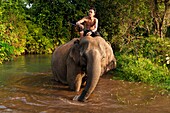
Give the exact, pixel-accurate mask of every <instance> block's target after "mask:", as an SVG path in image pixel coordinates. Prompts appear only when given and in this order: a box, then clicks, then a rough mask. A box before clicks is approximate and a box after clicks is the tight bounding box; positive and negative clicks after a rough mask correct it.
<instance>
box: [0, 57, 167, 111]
mask: <svg viewBox="0 0 170 113" xmlns="http://www.w3.org/2000/svg"><path fill="white" fill-rule="evenodd" d="M50 64H51V55H28V56H20V57H18V58H17V59H15V60H14V61H12V62H7V63H5V64H2V65H0V71H1V72H0V113H170V94H169V93H168V92H166V91H164V90H162V89H159V88H157V87H154V86H149V85H146V84H143V83H134V82H125V81H120V80H111V79H110V78H111V77H112V76H113V75H111V74H107V75H104V76H103V77H102V78H101V79H100V81H99V84H98V86H97V87H96V89H95V91H94V93H93V94H92V95H91V96H90V98H89V100H88V101H87V102H84V103H82V102H77V101H73V100H72V98H73V97H74V96H75V95H76V93H75V92H72V91H70V90H69V89H68V86H66V85H63V84H61V83H57V82H55V81H54V80H53V78H52V74H51V69H50V68H51V67H50Z"/></svg>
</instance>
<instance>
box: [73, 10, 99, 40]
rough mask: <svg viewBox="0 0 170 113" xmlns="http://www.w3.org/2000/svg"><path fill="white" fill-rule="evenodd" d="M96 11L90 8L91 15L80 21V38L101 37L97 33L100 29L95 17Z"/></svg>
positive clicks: (78, 24) (78, 23)
mask: <svg viewBox="0 0 170 113" xmlns="http://www.w3.org/2000/svg"><path fill="white" fill-rule="evenodd" d="M95 13H96V10H95V9H94V8H90V10H89V15H88V16H86V17H84V18H82V19H81V20H79V21H78V22H77V23H76V25H77V26H78V27H79V34H80V38H83V37H84V36H92V37H95V36H99V35H100V34H99V33H98V32H97V28H98V19H97V18H96V17H94V16H95Z"/></svg>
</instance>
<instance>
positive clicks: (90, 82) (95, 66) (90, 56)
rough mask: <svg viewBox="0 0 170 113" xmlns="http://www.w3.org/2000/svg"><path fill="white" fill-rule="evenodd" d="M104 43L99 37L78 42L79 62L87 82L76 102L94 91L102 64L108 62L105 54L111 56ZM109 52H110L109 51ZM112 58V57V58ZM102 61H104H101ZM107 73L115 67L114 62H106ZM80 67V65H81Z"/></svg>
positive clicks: (101, 70)
mask: <svg viewBox="0 0 170 113" xmlns="http://www.w3.org/2000/svg"><path fill="white" fill-rule="evenodd" d="M106 43H107V42H106V41H105V40H104V39H102V38H101V37H96V38H93V37H91V36H86V37H84V38H83V39H81V40H80V57H81V59H84V60H80V62H82V64H83V66H85V67H86V74H87V81H86V86H85V88H84V90H83V92H82V94H81V95H80V96H78V98H77V99H76V100H79V101H84V100H86V99H87V98H88V97H89V96H90V94H91V93H92V92H93V90H94V89H95V87H96V85H97V83H98V81H99V78H100V76H101V75H102V74H103V70H105V69H102V68H104V67H102V63H103V62H106V61H105V60H108V58H107V55H108V54H107V52H109V54H111V55H113V51H112V49H111V46H106ZM109 50H110V51H109ZM113 57H114V56H113ZM103 59H105V60H104V61H103ZM107 62H108V63H106V65H105V66H106V67H107V68H106V69H107V71H108V70H110V69H112V68H114V67H115V60H114V59H112V60H111V61H107ZM81 66H82V65H81Z"/></svg>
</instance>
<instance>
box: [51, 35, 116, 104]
mask: <svg viewBox="0 0 170 113" xmlns="http://www.w3.org/2000/svg"><path fill="white" fill-rule="evenodd" d="M51 64H52V73H53V75H54V77H55V80H57V81H60V82H62V83H63V84H68V85H69V87H70V89H71V90H74V91H77V92H79V91H80V88H81V85H82V84H83V83H84V80H85V82H86V84H85V87H84V89H83V91H82V93H81V94H80V95H78V96H75V97H76V100H78V101H85V100H87V99H88V98H89V96H90V95H91V93H92V92H93V91H94V89H95V87H96V86H97V83H98V81H99V78H100V76H102V75H103V74H104V73H106V72H108V71H109V70H111V69H114V68H116V58H115V56H114V53H113V50H112V47H111V45H110V44H109V43H107V42H106V41H105V40H104V39H103V38H102V37H101V36H96V37H91V36H85V37H83V38H82V39H79V38H74V39H72V40H71V41H70V42H68V43H66V44H64V45H61V46H59V47H58V48H56V49H55V51H54V53H53V55H52V61H51Z"/></svg>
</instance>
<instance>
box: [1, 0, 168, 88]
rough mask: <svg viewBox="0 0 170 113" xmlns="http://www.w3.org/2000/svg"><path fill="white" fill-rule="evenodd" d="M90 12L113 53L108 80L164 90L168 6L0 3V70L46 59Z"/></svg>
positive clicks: (133, 0) (109, 1) (67, 0)
mask: <svg viewBox="0 0 170 113" xmlns="http://www.w3.org/2000/svg"><path fill="white" fill-rule="evenodd" d="M90 7H95V8H96V10H97V13H96V17H97V18H98V19H99V29H98V31H99V32H100V34H101V36H102V37H103V38H104V39H105V40H107V41H109V42H110V43H111V44H112V47H113V49H114V52H115V56H116V58H117V62H118V66H117V69H116V70H114V73H116V75H114V78H115V77H116V78H120V79H124V80H129V81H138V82H139V81H140V82H145V83H150V84H159V85H160V84H161V85H162V84H163V87H165V88H166V89H170V71H169V70H170V20H169V18H170V0H84V1H81V0H48V1H47V0H1V1H0V64H2V63H3V62H6V61H10V60H12V59H14V58H15V57H17V56H19V55H25V54H51V53H52V52H53V50H54V48H55V47H56V46H58V45H60V44H63V43H66V42H67V41H69V40H71V39H72V38H74V37H78V36H79V35H78V33H77V32H76V30H75V26H74V24H75V22H76V21H78V20H79V19H81V18H82V17H83V16H85V15H87V12H88V9H89V8H90Z"/></svg>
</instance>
